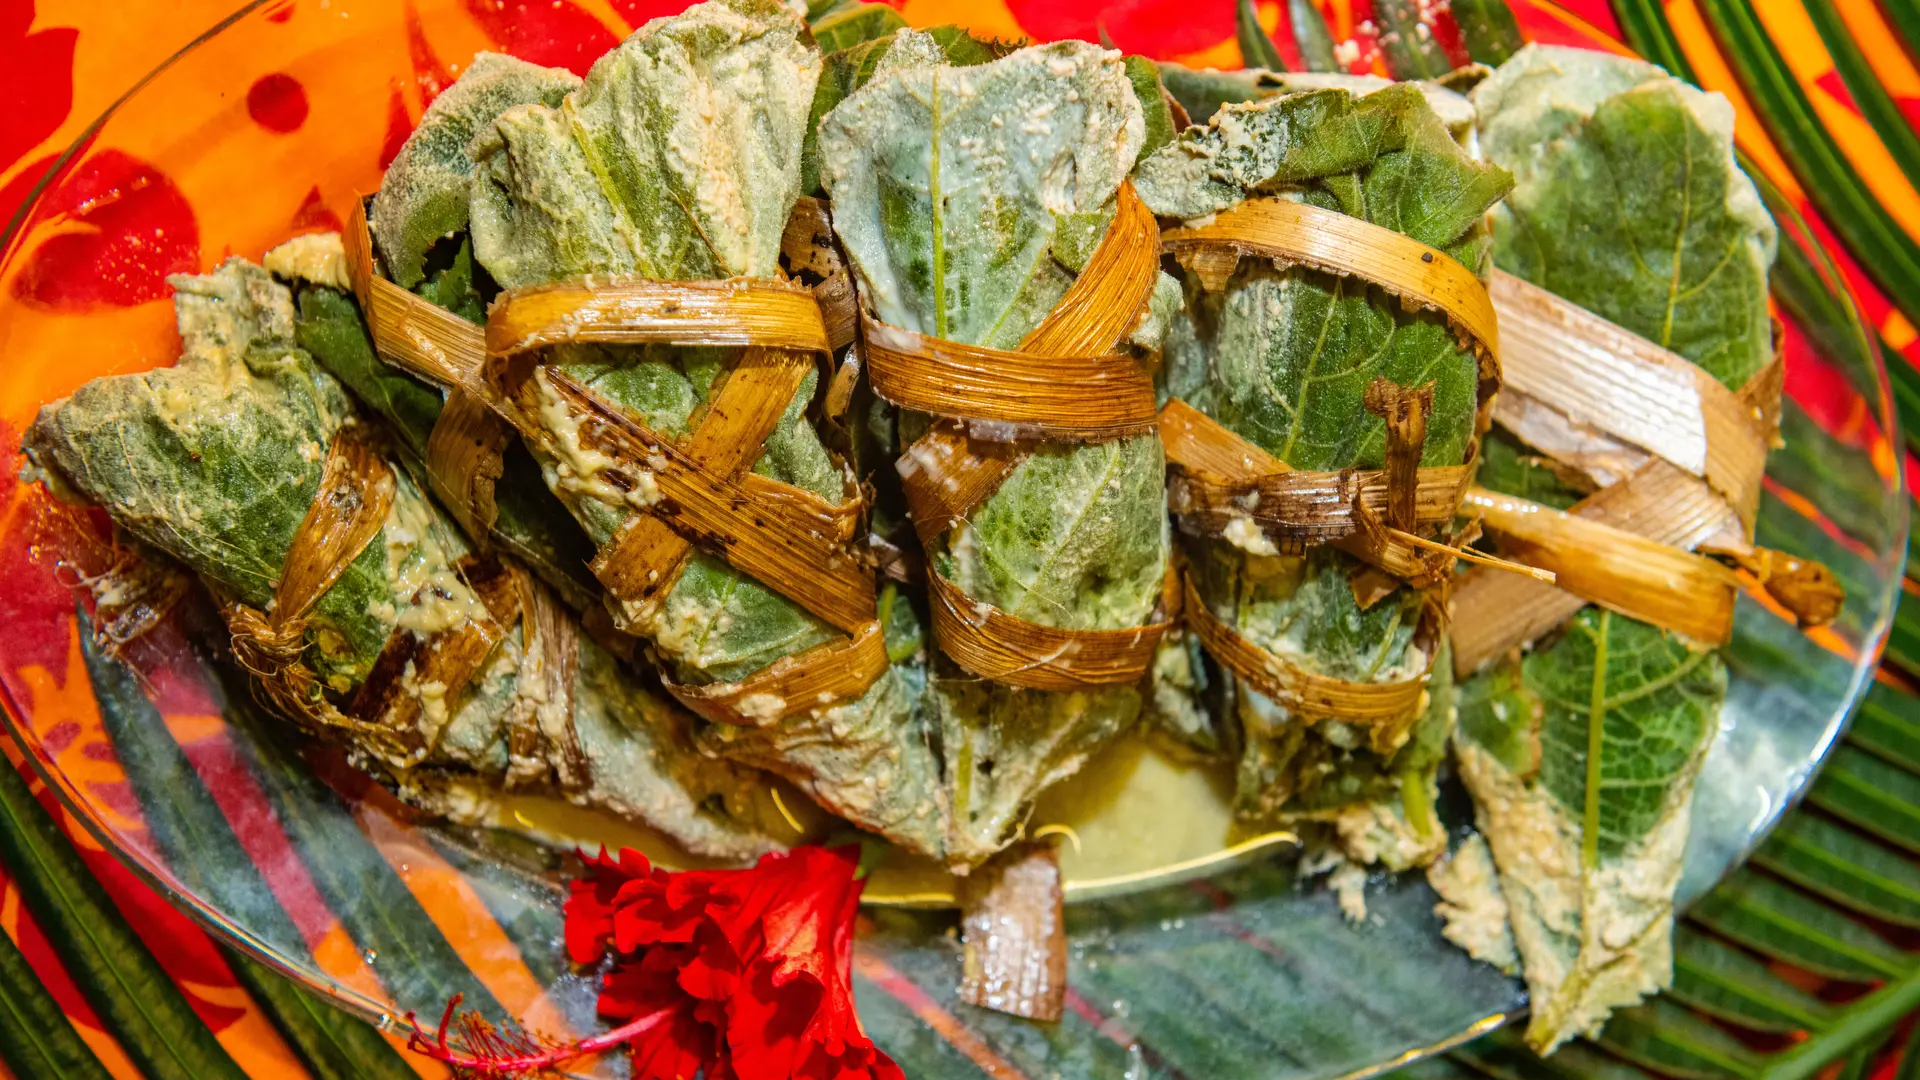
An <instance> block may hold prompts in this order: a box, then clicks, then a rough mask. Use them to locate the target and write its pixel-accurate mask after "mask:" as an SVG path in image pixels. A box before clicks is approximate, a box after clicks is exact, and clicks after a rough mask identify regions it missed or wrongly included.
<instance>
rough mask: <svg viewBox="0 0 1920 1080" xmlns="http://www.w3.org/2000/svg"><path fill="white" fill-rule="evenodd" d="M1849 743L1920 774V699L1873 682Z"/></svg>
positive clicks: (1855, 718) (1854, 723)
mask: <svg viewBox="0 0 1920 1080" xmlns="http://www.w3.org/2000/svg"><path fill="white" fill-rule="evenodd" d="M1847 741H1848V742H1850V743H1852V744H1853V745H1855V746H1858V747H1860V748H1861V749H1864V750H1869V751H1871V752H1873V753H1874V754H1876V755H1878V756H1879V757H1881V758H1883V759H1885V760H1886V761H1888V762H1891V763H1892V764H1894V765H1898V766H1900V767H1901V768H1902V769H1905V770H1906V771H1908V772H1911V773H1920V698H1916V697H1914V696H1913V695H1912V694H1907V693H1903V692H1901V691H1899V690H1895V689H1894V688H1892V687H1890V686H1886V685H1884V684H1882V683H1879V682H1875V683H1873V684H1872V685H1871V686H1869V687H1867V696H1866V698H1865V699H1864V700H1862V701H1861V703H1860V711H1859V712H1857V713H1855V714H1854V717H1853V726H1852V727H1849V728H1848V729H1847Z"/></svg>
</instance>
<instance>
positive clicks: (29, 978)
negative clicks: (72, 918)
mask: <svg viewBox="0 0 1920 1080" xmlns="http://www.w3.org/2000/svg"><path fill="white" fill-rule="evenodd" d="M9 768H11V766H9ZM0 1063H4V1064H5V1065H6V1067H7V1070H8V1071H9V1072H11V1073H12V1074H13V1075H14V1076H17V1077H33V1078H36V1080H37V1078H39V1077H46V1078H47V1080H108V1078H109V1077H111V1076H112V1075H113V1074H112V1073H109V1072H107V1070H106V1067H105V1066H103V1065H101V1064H100V1059H99V1058H97V1057H94V1056H93V1051H92V1050H90V1049H88V1048H87V1044H86V1043H85V1042H83V1041H81V1038H80V1033H79V1032H77V1031H75V1030H74V1029H73V1024H72V1023H71V1022H70V1021H69V1020H68V1019H67V1015H66V1013H65V1012H64V1011H63V1010H62V1009H61V1008H60V1003H59V1002H58V1001H55V1000H54V998H53V995H52V994H51V993H48V992H47V988H46V986H45V985H44V984H42V983H41V981H40V976H39V975H37V974H35V973H34V970H33V967H32V966H31V965H29V964H28V963H27V958H26V957H25V956H24V955H22V954H21V952H20V947H19V946H18V945H15V944H14V943H13V939H12V938H11V937H8V936H7V935H6V934H4V933H0Z"/></svg>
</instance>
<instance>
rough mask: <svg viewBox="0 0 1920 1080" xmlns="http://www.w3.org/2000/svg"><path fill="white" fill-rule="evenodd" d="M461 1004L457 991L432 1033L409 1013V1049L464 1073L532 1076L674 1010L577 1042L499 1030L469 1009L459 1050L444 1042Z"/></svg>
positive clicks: (615, 1042) (641, 1029)
mask: <svg viewBox="0 0 1920 1080" xmlns="http://www.w3.org/2000/svg"><path fill="white" fill-rule="evenodd" d="M459 1005H460V995H458V994H455V995H454V997H453V1000H452V1001H449V1002H447V1009H446V1012H444V1013H442V1014H441V1016H440V1027H439V1029H438V1030H437V1031H436V1032H435V1033H434V1035H433V1036H432V1037H429V1036H428V1035H427V1033H426V1032H425V1031H424V1030H422V1029H421V1027H420V1025H419V1023H418V1022H417V1021H416V1020H415V1019H414V1017H413V1014H412V1013H409V1014H407V1023H408V1024H410V1025H411V1026H412V1027H413V1033H412V1034H411V1035H410V1036H408V1038H407V1049H409V1050H412V1051H413V1052H414V1053H416V1054H424V1055H425V1056H427V1057H430V1058H432V1059H433V1060H435V1061H439V1062H442V1063H444V1064H446V1065H447V1066H449V1067H450V1068H452V1069H454V1070H455V1071H456V1072H458V1073H460V1074H463V1075H467V1074H472V1075H486V1076H507V1077H525V1076H536V1075H539V1074H540V1073H543V1072H546V1071H547V1070H549V1069H553V1068H555V1067H557V1066H559V1065H561V1064H563V1063H565V1062H568V1061H572V1060H574V1059H576V1058H583V1057H587V1056H590V1055H593V1054H599V1053H604V1052H606V1051H608V1050H612V1049H614V1048H616V1047H619V1046H621V1045H623V1044H625V1043H626V1042H627V1041H628V1040H630V1039H634V1038H637V1037H638V1036H640V1035H642V1034H644V1033H646V1032H647V1031H649V1030H651V1029H652V1028H653V1027H654V1026H655V1025H657V1024H660V1023H661V1022H663V1021H665V1020H666V1019H667V1018H668V1017H669V1016H671V1015H672V1013H673V1010H672V1009H670V1008H667V1009H659V1010H656V1011H654V1012H650V1013H648V1014H646V1015H645V1016H640V1017H636V1018H634V1019H632V1020H629V1021H627V1022H626V1023H624V1024H621V1025H620V1026H619V1027H616V1028H612V1029H609V1030H607V1031H603V1032H601V1033H599V1034H598V1035H591V1036H588V1037H587V1038H584V1039H580V1040H578V1041H575V1042H541V1041H537V1040H536V1039H535V1038H534V1037H531V1036H528V1035H526V1034H524V1033H521V1032H518V1031H507V1032H501V1031H500V1030H498V1029H497V1028H495V1027H494V1026H493V1025H492V1024H489V1023H487V1022H486V1021H485V1020H484V1019H481V1017H480V1016H479V1015H478V1014H477V1013H467V1014H465V1015H464V1016H462V1017H460V1025H459V1027H460V1033H461V1034H462V1035H463V1036H465V1042H466V1044H467V1045H468V1046H469V1047H471V1048H472V1049H471V1050H470V1051H461V1050H456V1049H454V1048H453V1047H452V1046H450V1045H449V1044H448V1042H447V1036H448V1032H447V1029H448V1028H449V1027H450V1026H452V1023H453V1018H454V1010H455V1009H457V1008H458V1007H459Z"/></svg>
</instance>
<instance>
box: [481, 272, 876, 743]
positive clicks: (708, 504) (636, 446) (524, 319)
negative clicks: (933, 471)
mask: <svg viewBox="0 0 1920 1080" xmlns="http://www.w3.org/2000/svg"><path fill="white" fill-rule="evenodd" d="M486 340H487V362H486V379H487V385H488V386H489V387H490V388H492V390H493V391H494V394H495V398H494V400H495V402H496V403H497V404H498V405H499V406H500V407H501V409H502V410H503V412H504V413H505V415H506V416H507V417H508V418H509V419H510V420H511V421H512V422H513V424H514V426H515V427H517V428H519V430H520V431H521V433H522V434H523V435H524V436H525V437H526V438H528V439H529V440H531V441H533V442H534V443H535V444H536V445H538V446H540V447H542V448H543V449H544V450H545V451H546V452H547V453H549V454H550V455H551V456H552V457H553V458H554V459H555V460H556V461H559V462H561V463H563V464H565V463H568V462H577V461H578V459H579V458H580V456H582V455H585V456H590V457H591V458H592V459H593V461H594V462H596V463H598V464H597V466H596V468H595V471H594V475H593V476H591V477H580V478H579V479H583V480H589V481H590V482H592V483H593V484H603V485H606V486H607V488H608V489H609V490H611V491H612V492H614V493H616V495H617V496H618V497H620V498H622V500H623V501H624V502H626V503H627V504H628V505H630V506H632V507H634V508H635V509H637V510H639V511H641V512H640V513H638V514H635V515H633V516H632V517H631V519H630V521H629V523H628V524H627V525H626V526H625V527H624V528H623V529H622V530H621V532H620V534H619V535H618V536H616V537H615V538H614V539H613V540H612V541H611V542H609V543H608V544H606V545H604V546H603V547H602V549H601V551H600V554H599V555H598V557H596V559H595V560H594V563H593V570H594V573H595V574H596V575H597V576H598V577H599V579H600V581H601V583H602V584H604V585H605V586H606V587H607V591H608V592H609V593H610V594H611V596H612V597H613V599H614V600H615V601H616V603H617V604H618V605H619V606H618V608H617V614H618V615H621V616H624V617H625V618H626V619H627V620H628V625H632V623H633V622H634V621H636V620H640V619H643V618H644V616H645V615H646V613H648V612H649V611H651V610H653V609H654V608H655V606H656V605H657V604H658V603H659V602H660V601H661V600H663V599H664V597H665V596H666V594H667V591H668V590H669V589H671V587H672V585H673V583H674V581H675V580H677V578H678V576H679V573H680V571H681V569H682V568H683V567H684V566H685V565H686V560H687V558H688V556H689V555H690V554H691V553H692V551H693V550H694V549H695V548H696V547H698V548H700V549H702V550H705V551H709V552H711V553H712V554H714V555H717V556H719V557H720V558H723V559H725V560H726V562H727V563H728V564H729V565H730V566H732V567H733V568H734V569H736V570H738V571H740V572H741V573H744V574H747V575H749V576H751V577H753V578H755V579H757V580H759V581H761V582H762V583H764V584H766V585H767V586H768V587H769V588H772V589H774V590H775V591H777V592H779V593H781V594H782V595H784V596H786V597H787V598H788V599H790V600H792V601H793V602H795V603H796V604H799V605H800V606H801V607H803V608H805V609H806V610H807V611H809V612H810V613H812V614H813V615H815V616H817V617H818V618H820V619H821V620H822V621H824V622H827V623H828V624H830V625H832V626H834V627H836V628H838V629H840V630H843V631H845V632H847V633H848V634H849V635H850V637H849V638H848V639H847V640H845V641H839V642H834V643H831V644H829V645H826V646H822V647H820V648H817V649H813V650H809V651H808V652H806V653H804V654H801V655H800V656H796V657H790V658H787V660H784V661H781V662H779V663H776V664H773V665H770V666H769V667H768V668H766V669H763V670H762V671H760V672H758V673H756V674H755V675H754V676H753V677H751V678H749V679H745V680H742V681H740V682H735V683H725V684H716V685H713V686H706V687H694V686H688V685H683V684H678V683H669V684H668V685H669V689H670V690H672V691H673V692H674V694H675V695H676V696H677V697H678V698H679V699H680V700H681V701H682V702H683V703H684V704H685V705H687V707H688V708H690V709H692V710H693V711H695V712H696V713H699V714H700V715H702V716H704V717H706V718H708V719H711V720H715V721H718V722H724V723H733V724H762V723H772V722H775V721H777V720H780V719H783V718H785V717H788V716H795V715H801V714H804V713H808V712H811V711H814V710H817V709H819V708H821V707H823V706H826V705H830V704H833V703H834V702H837V701H841V700H845V699H847V698H851V697H854V696H857V695H858V694H859V693H861V692H863V691H864V690H865V689H866V688H867V687H868V686H870V685H872V683H873V681H874V680H875V679H877V678H879V676H880V674H881V673H882V672H884V671H885V670H886V666H887V659H886V647H885V643H884V641H883V640H882V637H881V635H880V634H879V633H878V632H877V628H876V626H875V624H874V585H873V575H872V572H871V567H870V566H868V564H867V562H866V560H864V559H863V558H862V557H861V556H860V554H859V553H858V552H857V551H856V550H855V549H854V547H853V543H852V542H853V540H854V539H855V537H856V535H857V532H858V529H859V527H860V524H861V520H862V516H863V511H864V509H865V503H864V500H863V499H862V497H861V495H860V493H859V491H858V488H857V487H855V486H853V485H851V484H850V485H849V489H848V491H847V493H846V496H845V497H844V498H843V499H842V500H841V501H840V502H839V503H837V504H836V503H832V502H829V501H828V500H826V499H823V498H821V497H820V496H818V495H815V494H814V493H812V492H810V491H805V490H803V489H801V488H797V487H794V486H792V485H789V484H784V483H780V482H778V481H775V480H771V479H768V478H766V477H763V476H758V475H756V474H754V473H752V472H751V471H749V470H750V469H751V467H752V465H753V463H754V461H756V460H758V458H759V456H760V453H761V448H762V446H763V445H764V443H765V442H766V439H767V436H768V435H769V434H770V433H771V432H772V430H773V427H774V425H775V424H776V423H777V422H778V421H779V418H780V416H781V414H782V413H783V412H784V411H785V410H786V407H787V404H788V402H789V401H791V399H792V397H793V394H794V393H795V392H796V391H797V390H798V389H799V387H800V385H801V383H802V381H803V380H804V379H805V377H806V375H807V373H808V371H809V370H811V369H812V367H813V365H814V362H815V359H814V358H815V357H816V356H820V355H825V354H827V353H828V351H829V342H828V338H827V332H826V328H825V325H824V323H823V321H822V317H821V312H820V308H819V305H818V303H817V302H816V300H815V298H814V296H813V294H812V293H811V292H810V291H808V290H806V289H803V288H798V287H794V286H791V285H787V284H784V283H779V282H770V281H758V280H735V281H701V282H659V281H648V280H639V279H628V280H599V279H583V280H579V281H573V282H562V283H557V284H553V285H543V286H536V287H532V288H526V289H516V290H513V291H511V292H508V293H505V294H503V295H502V296H501V297H500V298H499V300H497V301H496V302H495V303H494V305H493V308H492V309H491V311H490V312H489V313H488V321H487V338H486ZM576 341H592V342H600V343H611V344H644V343H661V344H674V345H719V346H742V347H744V348H743V352H742V354H741V356H740V358H739V359H738V361H737V362H736V363H735V364H734V365H733V366H732V367H730V368H729V369H728V370H727V372H726V373H725V375H724V376H723V381H722V382H721V384H720V386H719V387H718V388H717V389H715V390H714V391H713V394H712V396H711V398H710V400H709V402H708V405H707V407H706V409H705V410H704V411H703V412H702V413H699V414H696V415H695V416H694V417H693V424H692V426H693V431H692V433H691V434H689V435H688V436H686V437H685V438H684V439H681V440H677V441H676V440H674V439H670V438H667V437H666V436H664V435H661V434H660V433H658V432H655V431H653V430H651V429H649V428H648V427H646V426H645V425H644V424H642V423H641V422H640V421H638V420H637V419H636V418H634V417H633V416H631V415H630V414H628V413H627V412H626V411H625V410H623V409H620V408H617V407H615V406H613V405H610V404H609V403H607V402H606V401H605V400H604V399H602V398H600V397H599V396H598V395H596V394H595V393H593V391H592V390H591V389H589V388H588V387H586V386H585V385H583V384H581V383H580V382H579V381H578V380H576V379H574V378H573V377H572V376H571V375H569V374H568V373H567V372H565V371H564V370H562V369H560V368H558V367H554V366H550V365H546V364H543V363H541V362H540V358H539V350H541V349H543V348H545V347H547V346H551V345H559V344H565V343H570V342H576ZM556 409H557V410H558V415H559V416H562V417H564V418H565V420H564V424H565V425H566V426H568V427H570V428H571V429H572V431H571V436H572V438H573V439H574V440H575V445H573V446H569V445H567V442H566V438H567V436H564V435H562V434H561V433H559V432H557V431H555V430H554V426H553V417H554V415H555V413H554V410H556ZM569 467H571V466H569Z"/></svg>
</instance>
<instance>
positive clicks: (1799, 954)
mask: <svg viewBox="0 0 1920 1080" xmlns="http://www.w3.org/2000/svg"><path fill="white" fill-rule="evenodd" d="M1687 914H1688V917H1689V918H1692V919H1695V920H1698V921H1699V922H1700V923H1701V924H1702V925H1705V926H1707V927H1708V928H1710V929H1712V930H1713V931H1714V932H1715V933H1717V934H1720V935H1721V936H1722V937H1727V938H1731V939H1733V940H1734V941H1737V942H1739V943H1741V944H1742V945H1745V946H1747V947H1748V948H1750V949H1753V950H1754V951H1756V952H1759V953H1762V954H1763V955H1766V956H1770V957H1772V958H1774V959H1776V960H1784V961H1786V962H1787V963H1789V964H1793V965H1796V966H1798V967H1803V968H1805V969H1807V970H1808V971H1811V972H1814V973H1815V974H1818V975H1825V976H1827V977H1829V978H1834V979H1848V980H1852V981H1855V982H1867V981H1871V980H1875V979H1883V978H1891V977H1895V976H1899V975H1903V974H1905V973H1907V972H1908V971H1909V970H1910V969H1911V968H1912V966H1913V961H1912V959H1911V958H1909V957H1908V956H1907V955H1906V954H1905V953H1903V952H1901V951H1900V950H1899V949H1896V948H1894V947H1893V946H1892V945H1890V944H1888V943H1887V941H1886V939H1885V938H1882V937H1881V936H1880V935H1878V934H1876V933H1874V932H1873V931H1871V930H1868V929H1867V928H1866V927H1864V926H1861V925H1860V924H1859V923H1857V922H1854V921H1853V920H1852V919H1849V918H1847V917H1846V916H1845V915H1842V914H1840V913H1839V912H1836V911H1834V910H1833V909H1832V908H1831V907H1828V906H1827V905H1826V904H1824V903H1822V902H1821V901H1818V900H1815V899H1813V898H1812V897H1810V896H1808V895H1806V894H1805V893H1802V892H1800V891H1798V890H1796V889H1794V888H1793V887H1792V886H1789V885H1784V884H1781V883H1780V882H1778V881H1775V880H1773V879H1772V878H1769V877H1767V876H1766V875H1764V874H1760V873H1757V872H1755V871H1753V870H1745V869H1743V870H1738V871H1735V872H1734V874H1733V876H1732V877H1730V878H1728V879H1727V880H1726V881H1723V882H1721V883H1720V885H1719V886H1718V887H1716V888H1715V889H1714V890H1713V891H1712V892H1710V893H1708V894H1707V895H1706V896H1705V897H1704V898H1702V899H1701V900H1700V902H1699V903H1697V904H1695V905H1694V906H1693V908H1692V909H1691V910H1689V911H1688V913H1687Z"/></svg>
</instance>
